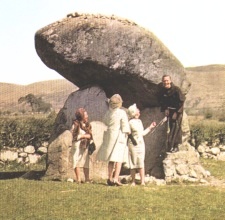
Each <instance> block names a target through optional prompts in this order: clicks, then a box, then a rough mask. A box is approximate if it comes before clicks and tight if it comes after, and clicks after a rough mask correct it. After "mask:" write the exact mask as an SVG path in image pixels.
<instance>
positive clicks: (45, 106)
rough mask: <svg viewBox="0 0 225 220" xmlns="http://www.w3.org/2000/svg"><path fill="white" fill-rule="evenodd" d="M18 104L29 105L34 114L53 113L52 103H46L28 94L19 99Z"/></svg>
mask: <svg viewBox="0 0 225 220" xmlns="http://www.w3.org/2000/svg"><path fill="white" fill-rule="evenodd" d="M18 103H19V104H21V103H27V104H29V105H30V107H31V111H32V112H44V113H46V112H49V111H51V107H52V105H51V104H50V103H46V102H44V101H43V100H42V98H41V97H36V96H35V95H33V94H31V93H30V94H28V95H26V96H24V97H20V98H19V99H18Z"/></svg>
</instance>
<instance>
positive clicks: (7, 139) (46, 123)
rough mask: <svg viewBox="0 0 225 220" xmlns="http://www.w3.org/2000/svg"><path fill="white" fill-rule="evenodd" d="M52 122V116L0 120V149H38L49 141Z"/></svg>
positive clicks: (53, 118)
mask: <svg viewBox="0 0 225 220" xmlns="http://www.w3.org/2000/svg"><path fill="white" fill-rule="evenodd" d="M54 120H55V117H53V116H52V115H50V116H49V117H47V118H34V117H25V118H0V134H1V137H0V148H2V147H25V146H27V145H33V146H34V147H39V146H40V145H41V143H42V142H44V141H48V140H49V138H50V135H51V132H52V129H53V124H54Z"/></svg>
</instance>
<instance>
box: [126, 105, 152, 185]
mask: <svg viewBox="0 0 225 220" xmlns="http://www.w3.org/2000/svg"><path fill="white" fill-rule="evenodd" d="M128 113H129V115H130V118H131V119H130V121H129V124H130V129H131V135H132V136H133V138H134V140H135V142H136V143H133V142H134V141H133V142H132V141H131V139H129V140H128V147H129V151H130V157H129V163H130V169H131V170H130V172H131V178H132V183H131V185H132V186H135V174H136V170H137V169H138V170H139V173H140V178H141V185H145V168H144V160H145V142H144V138H143V136H145V135H146V134H148V133H149V132H150V131H151V129H152V128H153V127H155V126H156V123H155V122H152V123H151V125H150V126H149V127H147V128H146V129H144V127H143V123H142V121H141V120H140V119H139V117H140V110H139V109H138V108H137V106H136V104H133V105H131V106H130V107H129V108H128Z"/></svg>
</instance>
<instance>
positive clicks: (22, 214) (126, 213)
mask: <svg viewBox="0 0 225 220" xmlns="http://www.w3.org/2000/svg"><path fill="white" fill-rule="evenodd" d="M0 194H1V200H0V219H225V207H224V204H223V202H222V201H223V200H224V197H225V189H224V188H223V189H220V188H215V187H204V186H185V185H174V186H172V185H170V186H146V187H141V186H136V187H131V186H123V187H108V186H106V185H105V184H104V183H98V184H97V183H96V184H81V185H77V184H75V183H66V182H42V181H33V180H23V179H15V180H4V181H0Z"/></svg>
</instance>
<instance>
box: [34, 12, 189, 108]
mask: <svg viewBox="0 0 225 220" xmlns="http://www.w3.org/2000/svg"><path fill="white" fill-rule="evenodd" d="M35 47H36V51H37V53H38V55H39V57H40V58H41V60H42V61H43V62H44V63H45V64H46V65H47V66H48V67H49V68H51V69H54V70H56V71H57V72H58V73H59V74H61V75H62V76H63V77H65V78H66V79H68V80H69V81H71V82H73V83H74V84H75V85H76V86H78V87H84V86H90V85H98V86H100V87H101V88H103V90H104V91H105V93H106V95H107V97H110V96H111V95H113V94H115V93H119V94H120V95H121V96H122V97H123V99H124V106H125V107H128V106H129V105H130V104H133V103H137V105H138V106H139V108H141V109H142V108H144V107H152V106H158V100H157V98H156V92H157V84H158V83H159V82H160V81H161V78H162V75H164V74H169V75H171V77H172V79H173V82H174V83H175V84H176V85H177V86H180V87H181V89H182V90H183V92H184V93H187V91H188V90H189V87H190V83H189V82H188V80H187V78H186V74H185V70H184V67H183V66H182V64H181V63H180V62H179V61H178V60H177V59H176V58H175V57H174V56H173V54H172V53H171V52H170V51H169V50H168V49H167V48H166V46H164V45H163V43H162V42H161V41H160V40H159V39H158V38H157V37H156V36H155V35H154V34H153V33H151V32H150V31H148V30H146V29H144V28H142V27H139V26H138V25H136V24H135V23H134V22H131V21H128V20H126V19H120V18H116V17H114V16H111V17H106V16H102V15H89V14H80V15H79V14H78V13H74V14H70V15H68V17H67V18H64V19H62V20H60V21H57V22H55V23H53V24H50V25H48V26H46V27H44V28H42V29H40V30H39V31H37V32H36V34H35Z"/></svg>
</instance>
